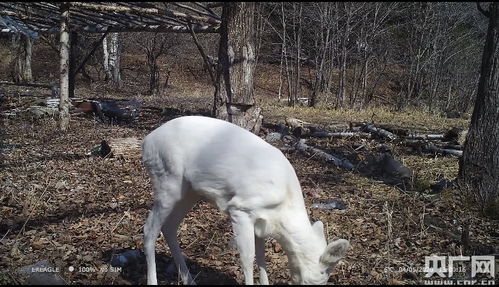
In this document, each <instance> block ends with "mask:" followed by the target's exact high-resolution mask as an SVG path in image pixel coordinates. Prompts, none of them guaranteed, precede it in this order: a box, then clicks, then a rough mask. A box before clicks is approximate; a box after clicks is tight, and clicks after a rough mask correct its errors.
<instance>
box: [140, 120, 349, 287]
mask: <svg viewBox="0 0 499 287" xmlns="http://www.w3.org/2000/svg"><path fill="white" fill-rule="evenodd" d="M142 160H143V164H144V166H145V168H146V170H147V172H148V174H149V176H150V177H151V182H152V186H153V191H154V205H153V208H152V210H151V211H150V213H149V217H148V218H147V221H146V223H145V225H144V251H145V255H146V260H147V283H148V284H154V285H156V284H157V277H156V261H155V244H156V239H157V237H158V236H159V233H160V231H162V232H163V235H164V236H165V239H166V241H167V243H168V246H169V247H170V250H171V254H172V256H173V259H174V261H175V264H176V266H177V269H178V270H179V273H180V276H181V278H182V280H183V283H184V284H195V281H194V280H193V278H192V276H191V274H190V272H189V270H188V268H187V265H186V263H185V259H184V257H183V255H182V250H181V249H180V246H179V243H178V240H177V228H178V226H179V224H180V222H181V221H182V219H183V218H184V217H185V215H186V214H187V212H188V211H189V210H190V209H191V208H192V207H193V206H194V205H195V204H196V203H197V202H198V201H199V200H200V199H204V200H206V201H208V202H211V203H213V204H215V205H216V206H217V207H218V208H219V209H220V210H222V211H224V212H226V213H227V214H228V215H229V216H230V220H231V223H232V228H233V231H234V234H235V242H236V246H237V248H238V250H239V253H240V259H241V265H242V270H243V272H244V279H245V284H246V285H252V284H253V261H254V258H255V252H256V262H257V265H258V267H259V272H260V283H261V284H268V283H269V282H268V277H267V271H266V263H265V238H266V237H269V236H272V237H273V238H275V239H276V240H277V241H278V242H279V243H280V244H281V245H282V247H283V249H284V251H285V253H286V254H287V256H288V261H289V267H290V273H291V280H292V282H293V283H295V284H325V283H326V282H327V281H328V278H329V276H330V274H331V271H332V268H333V267H334V266H335V265H336V263H337V262H338V261H339V260H340V259H341V258H343V257H344V256H345V254H346V252H347V250H348V248H349V246H350V244H349V242H348V240H345V239H339V240H336V241H334V242H332V243H330V244H329V245H328V244H327V242H326V238H325V236H324V227H323V224H322V222H320V221H317V222H315V223H314V224H310V221H309V218H308V215H307V211H306V209H305V203H304V200H303V195H302V191H301V187H300V183H299V181H298V178H297V177H296V173H295V170H294V169H293V167H292V166H291V164H290V163H289V161H288V160H287V159H286V157H285V156H284V155H283V154H282V152H281V151H280V150H279V149H277V148H275V147H273V146H272V145H270V144H268V143H267V142H265V141H264V140H262V139H261V138H260V137H258V136H256V135H254V134H253V133H251V132H249V131H247V130H245V129H243V128H241V127H239V126H237V125H234V124H232V123H229V122H226V121H223V120H218V119H213V118H208V117H201V116H185V117H180V118H176V119H174V120H171V121H169V122H167V123H165V124H163V125H162V126H161V127H159V128H157V129H156V130H154V131H152V132H151V133H150V134H149V135H148V136H147V137H146V138H145V139H144V141H143V143H142Z"/></svg>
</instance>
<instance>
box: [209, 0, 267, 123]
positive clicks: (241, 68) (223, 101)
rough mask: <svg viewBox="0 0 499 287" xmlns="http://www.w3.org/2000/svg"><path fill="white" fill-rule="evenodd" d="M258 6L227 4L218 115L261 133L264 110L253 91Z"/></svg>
mask: <svg viewBox="0 0 499 287" xmlns="http://www.w3.org/2000/svg"><path fill="white" fill-rule="evenodd" d="M254 12H255V3H252V2H232V3H231V2H225V3H224V6H223V10H222V24H221V27H220V46H219V50H218V62H219V67H218V73H217V84H218V87H219V88H217V89H216V91H215V116H216V117H217V118H219V119H223V120H226V121H229V122H231V123H234V124H237V125H239V126H241V127H243V128H245V129H248V130H250V131H251V132H253V133H258V131H259V130H260V126H261V123H262V118H263V117H262V115H261V109H260V108H258V107H256V106H255V96H254V89H253V71H254V68H255V55H254V45H253V38H254V35H253V33H254V31H253V24H254V14H255V13H254Z"/></svg>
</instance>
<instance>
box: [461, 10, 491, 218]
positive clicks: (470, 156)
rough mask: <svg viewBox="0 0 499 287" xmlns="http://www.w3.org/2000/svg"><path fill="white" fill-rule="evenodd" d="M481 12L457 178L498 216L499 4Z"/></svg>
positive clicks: (483, 206) (486, 210)
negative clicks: (483, 33)
mask: <svg viewBox="0 0 499 287" xmlns="http://www.w3.org/2000/svg"><path fill="white" fill-rule="evenodd" d="M478 7H479V8H480V6H479V4H478ZM480 10H481V8H480ZM482 13H484V14H486V15H487V16H488V17H489V27H488V31H487V38H486V41H485V47H484V50H483V56H482V67H481V71H480V81H479V83H478V91H477V97H476V102H475V108H474V110H473V116H472V118H471V124H470V128H469V132H468V136H467V138H466V142H465V145H464V152H463V156H462V158H461V160H460V162H459V179H460V182H461V183H462V185H464V187H465V188H466V190H468V191H470V192H471V193H472V194H471V195H472V196H474V197H475V198H474V199H476V200H478V202H479V203H480V204H482V208H483V211H484V212H485V214H487V215H489V216H491V217H494V218H499V125H498V124H497V123H498V122H499V90H498V88H499V71H497V69H498V66H497V63H498V62H499V31H498V29H499V26H498V24H499V4H498V3H497V2H492V3H491V4H490V6H489V9H488V11H483V10H482Z"/></svg>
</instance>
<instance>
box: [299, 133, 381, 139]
mask: <svg viewBox="0 0 499 287" xmlns="http://www.w3.org/2000/svg"><path fill="white" fill-rule="evenodd" d="M308 136H309V137H313V138H352V137H359V138H366V139H370V138H371V137H372V135H371V134H370V133H364V132H323V131H316V132H312V133H310V135H308Z"/></svg>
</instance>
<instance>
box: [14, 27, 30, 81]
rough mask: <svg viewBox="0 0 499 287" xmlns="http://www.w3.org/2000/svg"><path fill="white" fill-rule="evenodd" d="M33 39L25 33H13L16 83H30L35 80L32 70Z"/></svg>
mask: <svg viewBox="0 0 499 287" xmlns="http://www.w3.org/2000/svg"><path fill="white" fill-rule="evenodd" d="M32 46H33V40H32V39H31V38H30V37H29V36H26V35H23V34H13V35H12V49H13V51H14V59H13V64H14V67H13V75H12V78H13V81H14V82H15V83H29V82H32V81H33V75H32V72H31V52H32Z"/></svg>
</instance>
